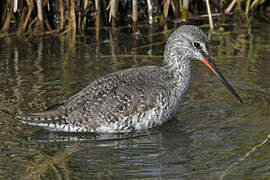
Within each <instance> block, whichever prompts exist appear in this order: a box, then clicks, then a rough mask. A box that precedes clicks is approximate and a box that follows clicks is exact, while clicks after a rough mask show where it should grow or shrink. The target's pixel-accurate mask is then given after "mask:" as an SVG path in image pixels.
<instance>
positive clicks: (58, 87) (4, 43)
mask: <svg viewBox="0 0 270 180" xmlns="http://www.w3.org/2000/svg"><path fill="white" fill-rule="evenodd" d="M222 23H223V28H220V29H219V31H218V33H217V34H212V35H211V44H212V47H213V51H214V57H213V59H214V60H215V62H216V64H217V66H218V67H219V69H220V70H221V71H222V72H223V73H224V75H225V76H226V77H227V79H228V80H229V81H230V82H231V84H232V85H233V86H234V87H235V88H236V89H237V90H238V91H239V93H240V94H241V96H242V97H243V99H244V103H243V104H242V105H239V103H238V102H237V101H236V100H235V99H234V98H233V97H232V96H231V94H230V93H228V92H227V91H226V89H225V87H223V86H222V84H221V83H220V82H219V81H218V80H217V79H216V78H215V77H214V75H213V74H212V73H211V72H210V71H208V70H207V68H205V67H204V66H203V65H202V64H201V63H199V62H197V61H194V62H193V63H192V65H193V67H192V71H193V82H192V85H191V87H190V90H189V93H188V95H187V96H186V98H185V100H184V101H183V102H182V104H181V105H180V107H179V112H178V114H177V118H175V119H172V120H171V121H169V122H168V123H166V124H164V125H162V126H160V127H157V128H154V129H150V130H147V131H142V132H136V133H132V134H99V135H96V134H77V133H60V132H49V131H46V130H43V129H39V128H37V127H31V126H26V125H23V124H21V123H20V122H18V120H17V119H16V118H15V115H16V113H21V112H24V113H25V112H33V111H37V110H41V109H44V108H46V107H47V106H50V105H52V104H54V103H57V102H59V101H63V100H65V99H67V98H68V97H69V96H70V95H72V94H74V93H76V92H77V91H79V90H80V89H81V88H83V87H84V86H86V85H87V84H88V83H89V82H91V81H93V80H95V79H97V78H99V77H101V76H104V75H106V74H108V73H111V72H114V71H118V70H122V69H125V68H129V67H135V66H143V65H159V64H161V62H162V54H163V46H164V45H165V42H166V40H167V38H168V36H169V34H170V32H171V31H172V30H173V29H175V28H176V27H177V26H176V25H175V26H172V25H168V27H160V26H145V27H141V28H140V29H141V31H142V35H141V36H139V37H134V36H131V35H130V32H131V31H130V29H129V28H122V29H119V30H101V31H100V32H99V34H98V36H96V34H95V31H89V32H88V35H86V36H84V37H77V39H78V40H77V41H76V42H74V41H70V40H69V39H67V38H65V37H61V36H57V37H43V38H39V39H28V40H25V39H20V38H18V37H6V38H2V39H0V128H1V131H0V134H1V135H0V142H1V143H0V152H1V153H0V179H18V178H19V179H89V178H100V179H127V178H130V179H186V178H190V179H217V178H219V179H247V178H252V179H254V178H255V179H256V178H269V177H270V174H269V172H270V166H269V164H270V154H269V150H270V147H269V142H268V139H267V137H268V134H269V133H270V130H269V127H270V121H269V117H270V113H269V104H270V93H269V90H270V81H269V77H270V70H269V65H270V64H269V62H270V61H269V59H270V54H269V52H270V46H269V44H270V43H269V39H270V26H269V24H265V23H263V22H259V21H258V22H255V23H253V26H252V27H251V26H250V27H248V28H247V27H246V25H245V24H240V25H238V26H232V25H230V23H227V24H226V22H222ZM203 30H204V31H205V32H207V29H206V28H204V29H203Z"/></svg>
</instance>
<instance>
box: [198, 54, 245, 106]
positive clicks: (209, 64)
mask: <svg viewBox="0 0 270 180" xmlns="http://www.w3.org/2000/svg"><path fill="white" fill-rule="evenodd" d="M202 62H203V63H204V64H205V65H206V66H207V67H209V69H211V71H213V72H214V73H215V75H216V76H217V77H218V79H219V80H220V81H221V82H222V83H223V84H224V85H225V86H226V88H227V89H228V90H229V91H231V93H232V94H233V95H234V97H236V99H238V101H239V102H240V103H242V102H243V100H242V98H241V97H240V96H239V94H238V93H237V92H236V91H235V90H234V89H233V87H232V86H231V85H230V84H229V83H228V81H227V80H226V79H225V77H224V76H223V74H222V73H221V72H220V71H219V70H218V68H217V67H216V65H215V64H214V62H213V61H212V60H211V59H210V58H209V59H206V58H205V57H203V56H202Z"/></svg>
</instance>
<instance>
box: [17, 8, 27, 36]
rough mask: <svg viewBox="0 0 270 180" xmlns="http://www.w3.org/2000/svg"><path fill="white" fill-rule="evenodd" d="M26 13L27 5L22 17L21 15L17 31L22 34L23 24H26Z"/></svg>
mask: <svg viewBox="0 0 270 180" xmlns="http://www.w3.org/2000/svg"><path fill="white" fill-rule="evenodd" d="M25 15H26V7H23V10H22V13H21V17H20V21H19V26H18V31H17V34H18V35H20V34H21V33H22V32H23V25H24V20H25Z"/></svg>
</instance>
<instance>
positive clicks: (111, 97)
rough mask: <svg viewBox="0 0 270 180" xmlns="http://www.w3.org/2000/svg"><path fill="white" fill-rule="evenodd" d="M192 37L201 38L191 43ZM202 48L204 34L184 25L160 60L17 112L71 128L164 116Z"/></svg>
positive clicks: (120, 127) (155, 121) (145, 123)
mask: <svg viewBox="0 0 270 180" xmlns="http://www.w3.org/2000/svg"><path fill="white" fill-rule="evenodd" d="M194 42H199V43H201V48H200V49H196V48H195V47H194V45H193V44H194ZM202 54H203V55H204V56H206V57H208V56H209V54H208V40H207V37H206V36H205V34H204V33H203V32H202V31H201V30H200V29H199V28H197V27H195V26H190V25H184V26H181V27H179V28H178V29H177V30H176V31H175V32H174V33H172V34H171V35H170V37H169V39H168V41H167V44H166V47H165V51H164V63H163V65H162V66H160V67H157V66H145V67H138V68H130V69H127V70H123V71H118V72H115V73H112V74H109V75H107V76H104V77H102V78H100V79H97V80H96V81H94V82H92V83H90V84H89V85H88V86H87V87H85V88H84V89H82V90H81V91H80V92H79V93H77V94H75V95H74V96H72V97H71V98H69V99H68V100H67V101H65V102H63V103H61V104H57V105H55V106H53V107H51V108H49V109H47V110H45V111H42V112H37V113H32V114H28V115H21V116H19V118H20V119H21V121H22V122H24V123H28V124H30V125H35V126H44V127H46V128H49V129H51V130H57V131H72V132H74V131H75V132H97V133H102V132H109V133H116V132H130V131H133V130H141V129H146V128H151V127H154V126H156V125H160V124H162V123H163V122H165V121H167V120H168V119H170V117H171V116H172V115H174V114H175V113H176V111H177V109H178V105H179V103H180V102H181V100H182V99H183V97H184V95H185V94H186V92H187V89H188V87H189V84H190V68H191V65H190V59H192V58H194V59H200V56H201V55H202Z"/></svg>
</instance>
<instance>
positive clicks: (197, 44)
mask: <svg viewBox="0 0 270 180" xmlns="http://www.w3.org/2000/svg"><path fill="white" fill-rule="evenodd" d="M193 45H194V47H196V48H198V49H199V48H201V44H200V43H199V42H196V41H195V42H194V43H193Z"/></svg>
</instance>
